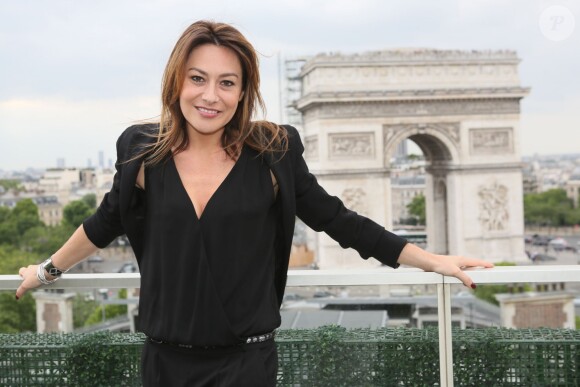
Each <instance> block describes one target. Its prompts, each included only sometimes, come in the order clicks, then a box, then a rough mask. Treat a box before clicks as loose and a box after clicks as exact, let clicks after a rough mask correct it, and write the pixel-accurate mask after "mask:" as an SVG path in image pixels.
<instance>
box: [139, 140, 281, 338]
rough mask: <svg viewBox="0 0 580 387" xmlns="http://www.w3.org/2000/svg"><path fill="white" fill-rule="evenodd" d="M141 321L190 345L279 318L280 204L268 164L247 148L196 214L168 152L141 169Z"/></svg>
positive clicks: (152, 331) (267, 326)
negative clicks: (276, 276)
mask: <svg viewBox="0 0 580 387" xmlns="http://www.w3.org/2000/svg"><path fill="white" fill-rule="evenodd" d="M145 179H146V184H147V190H146V191H145V196H146V206H147V211H146V222H145V224H146V228H145V248H144V256H143V259H142V260H141V262H140V270H141V295H140V305H139V316H140V318H139V320H140V328H141V329H142V330H143V332H145V333H146V334H147V335H149V336H151V337H154V338H157V339H163V340H167V341H173V342H180V343H185V344H193V345H232V344H236V343H238V342H239V341H240V340H241V339H242V338H243V337H247V336H252V335H256V334H260V333H265V332H268V331H271V330H273V329H275V328H276V327H278V326H279V325H280V312H279V309H278V302H277V297H276V291H275V287H274V261H275V252H274V240H275V238H276V222H277V216H278V211H279V208H278V204H277V201H276V199H275V195H274V189H273V186H272V179H271V175H270V169H269V168H268V166H267V165H266V163H265V162H264V160H263V158H262V157H260V156H259V155H258V154H257V152H255V151H253V150H252V149H250V148H247V147H244V148H243V150H242V152H241V154H240V157H239V158H238V160H237V161H236V164H235V165H234V166H233V167H232V169H231V170H230V172H229V174H228V175H227V176H226V177H225V179H224V180H223V182H222V183H221V184H220V185H219V187H218V188H217V190H216V191H215V192H214V194H213V195H212V197H211V198H210V200H209V201H208V203H207V205H206V207H205V209H204V211H203V213H202V216H201V217H200V218H198V216H197V214H196V212H195V209H194V206H193V203H192V202H191V199H190V197H189V195H188V193H187V191H186V190H185V187H184V186H183V184H182V181H181V179H180V177H179V173H178V171H177V168H176V166H175V162H174V160H173V159H172V158H169V159H167V160H166V161H165V162H162V163H159V164H157V165H156V166H153V167H151V168H147V169H146V171H145Z"/></svg>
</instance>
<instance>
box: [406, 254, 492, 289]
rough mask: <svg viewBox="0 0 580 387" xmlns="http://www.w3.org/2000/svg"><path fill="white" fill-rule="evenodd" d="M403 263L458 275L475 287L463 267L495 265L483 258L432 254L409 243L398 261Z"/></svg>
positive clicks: (459, 278) (465, 283) (454, 275)
mask: <svg viewBox="0 0 580 387" xmlns="http://www.w3.org/2000/svg"><path fill="white" fill-rule="evenodd" d="M397 262H398V263H400V264H401V265H408V266H413V267H417V268H419V269H423V270H425V271H433V272H436V273H439V274H443V275H448V276H453V277H456V278H457V279H458V280H460V281H461V282H463V284H464V285H465V286H467V287H471V288H473V289H475V287H476V286H475V284H474V283H473V280H472V279H471V278H470V277H469V276H468V275H467V274H465V272H464V271H463V270H462V269H465V268H468V267H478V266H479V267H487V268H490V267H493V263H491V262H487V261H484V260H481V259H474V258H466V257H462V256H458V255H438V254H432V253H430V252H428V251H425V250H423V249H422V248H420V247H418V246H416V245H414V244H412V243H407V244H406V245H405V247H404V248H403V250H402V251H401V254H400V255H399V259H398V261H397Z"/></svg>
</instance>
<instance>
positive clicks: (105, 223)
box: [83, 131, 128, 248]
mask: <svg viewBox="0 0 580 387" xmlns="http://www.w3.org/2000/svg"><path fill="white" fill-rule="evenodd" d="M127 132H128V131H125V132H123V134H121V136H120V137H119V139H118V140H117V161H116V163H115V169H116V173H115V176H114V178H113V186H112V187H111V190H110V191H109V192H108V193H107V194H105V197H104V198H103V201H102V202H101V204H100V205H99V207H98V208H97V211H96V212H95V213H94V214H93V215H92V216H90V217H89V218H87V219H86V220H85V221H84V222H83V228H84V230H85V233H86V234H87V237H88V238H89V239H90V241H91V242H92V243H93V244H94V245H95V246H97V247H99V248H104V247H106V246H107V245H109V243H111V242H112V241H113V240H114V239H115V238H116V237H118V236H120V235H123V234H124V233H125V231H124V229H123V225H122V222H121V215H120V207H119V193H120V186H121V179H122V176H123V167H124V165H125V164H124V163H123V162H122V160H124V159H125V154H126V148H127V144H126V142H127V139H126V138H127Z"/></svg>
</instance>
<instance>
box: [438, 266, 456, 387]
mask: <svg viewBox="0 0 580 387" xmlns="http://www.w3.org/2000/svg"><path fill="white" fill-rule="evenodd" d="M444 278H445V277H443V281H445V279H444ZM437 313H438V316H439V321H438V326H439V375H440V380H441V386H442V387H453V346H452V337H451V285H450V284H446V283H441V284H437Z"/></svg>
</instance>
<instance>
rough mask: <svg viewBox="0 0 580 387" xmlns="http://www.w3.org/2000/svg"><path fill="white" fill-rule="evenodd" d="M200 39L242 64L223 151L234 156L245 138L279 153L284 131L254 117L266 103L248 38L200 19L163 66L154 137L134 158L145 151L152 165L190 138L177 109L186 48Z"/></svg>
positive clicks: (283, 144) (261, 148)
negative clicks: (240, 94)
mask: <svg viewBox="0 0 580 387" xmlns="http://www.w3.org/2000/svg"><path fill="white" fill-rule="evenodd" d="M203 44H215V45H216V46H222V47H227V48H229V49H231V50H233V51H234V53H235V54H236V55H237V57H238V59H239V61H240V64H241V66H242V81H243V82H242V91H243V97H242V100H241V101H240V102H239V104H238V107H237V110H236V112H235V113H234V116H233V117H232V119H231V121H230V122H229V123H227V124H226V126H225V130H224V132H223V135H222V146H223V148H224V149H225V151H226V152H227V154H228V155H229V156H230V157H232V158H235V157H237V155H238V153H239V151H240V150H241V146H242V145H243V144H246V145H248V146H249V147H251V148H253V149H255V150H257V151H258V152H260V153H277V154H278V156H279V157H281V156H282V155H283V154H284V152H285V151H286V150H287V149H288V141H287V136H288V134H287V132H286V130H285V129H284V128H282V127H280V126H278V125H276V124H274V123H272V122H268V121H252V117H253V115H254V114H255V113H256V110H257V108H258V107H259V108H260V109H261V110H262V112H264V113H265V111H266V107H265V104H264V101H263V99H262V96H261V94H260V73H259V67H258V66H259V64H258V62H259V61H258V55H257V53H256V50H255V49H254V47H253V46H252V45H251V43H250V42H249V41H248V40H247V39H246V38H245V37H244V36H243V35H242V34H241V33H240V32H239V31H238V30H237V29H235V28H234V27H232V26H231V25H229V24H225V23H216V22H211V21H206V20H200V21H197V22H195V23H193V24H192V25H190V26H189V27H188V28H187V29H186V30H185V31H184V32H183V34H182V35H181V37H180V38H179V40H178V41H177V43H176V44H175V47H174V48H173V51H172V52H171V55H170V57H169V60H168V62H167V66H166V67H165V72H164V74H163V81H162V87H161V103H162V110H161V117H160V122H159V132H158V133H157V134H155V135H154V136H156V137H157V138H156V141H154V142H153V143H151V144H150V145H145V149H144V151H143V152H142V153H141V154H140V155H138V156H137V157H135V158H138V157H140V156H143V155H146V157H145V164H146V165H153V164H156V163H158V162H160V161H161V160H163V159H164V158H165V157H167V156H168V155H170V154H171V153H172V152H180V151H183V150H184V149H185V148H186V147H187V145H188V143H189V139H188V137H187V128H186V120H185V117H184V116H183V113H182V112H181V108H180V105H179V96H180V94H181V89H182V86H183V82H184V79H185V68H186V62H187V59H188V57H189V54H190V53H191V51H192V50H193V49H195V48H196V47H198V46H200V45H203Z"/></svg>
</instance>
